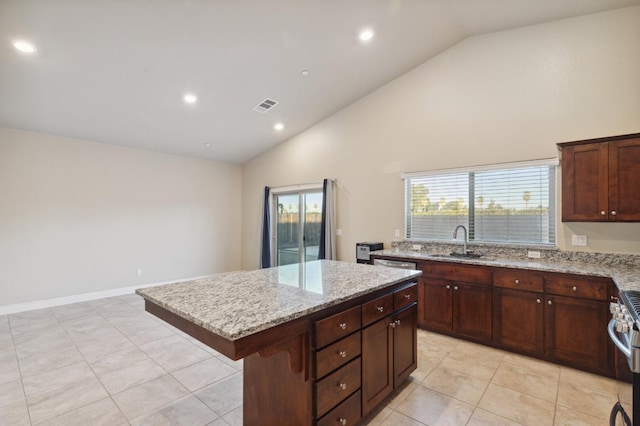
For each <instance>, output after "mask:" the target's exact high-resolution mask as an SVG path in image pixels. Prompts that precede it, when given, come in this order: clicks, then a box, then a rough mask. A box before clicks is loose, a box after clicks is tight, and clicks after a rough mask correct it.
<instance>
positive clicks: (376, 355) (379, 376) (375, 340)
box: [362, 315, 393, 417]
mask: <svg viewBox="0 0 640 426" xmlns="http://www.w3.org/2000/svg"><path fill="white" fill-rule="evenodd" d="M392 320H393V318H392V317H391V316H390V315H389V316H387V317H385V318H383V319H381V320H380V321H378V322H375V323H373V324H371V325H370V326H369V327H367V328H365V329H363V330H362V416H363V417H364V416H366V415H367V414H368V413H369V412H370V411H371V410H372V409H373V408H375V406H376V405H378V404H379V403H380V401H382V400H383V399H384V398H385V397H386V396H387V395H389V394H390V393H391V391H392V390H393V328H392V326H391V324H392Z"/></svg>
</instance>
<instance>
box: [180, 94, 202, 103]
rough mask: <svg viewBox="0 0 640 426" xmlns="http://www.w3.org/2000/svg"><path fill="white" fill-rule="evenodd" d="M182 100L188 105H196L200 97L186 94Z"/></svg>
mask: <svg viewBox="0 0 640 426" xmlns="http://www.w3.org/2000/svg"><path fill="white" fill-rule="evenodd" d="M182 99H183V100H184V101H185V102H186V103H188V104H194V103H196V102H197V100H198V97H197V96H196V95H194V94H193V93H185V95H184V96H183V97H182Z"/></svg>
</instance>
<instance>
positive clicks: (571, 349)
mask: <svg viewBox="0 0 640 426" xmlns="http://www.w3.org/2000/svg"><path fill="white" fill-rule="evenodd" d="M544 285H545V299H544V309H545V312H544V327H545V328H544V353H545V355H547V356H549V357H551V358H553V359H557V360H559V361H564V362H568V363H570V364H571V365H572V366H574V367H576V368H583V369H587V370H590V371H594V372H599V373H600V374H605V375H614V374H615V373H613V370H614V362H613V361H614V356H613V347H612V344H611V341H610V339H609V336H608V335H607V323H608V322H609V317H610V314H609V299H610V296H609V295H610V294H611V292H610V280H608V279H604V278H597V277H586V276H578V275H567V274H546V275H545V283H544ZM577 325H578V326H577Z"/></svg>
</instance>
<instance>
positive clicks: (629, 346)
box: [607, 291, 640, 425]
mask: <svg viewBox="0 0 640 426" xmlns="http://www.w3.org/2000/svg"><path fill="white" fill-rule="evenodd" d="M610 311H611V314H612V318H611V321H609V324H608V327H607V328H608V332H609V337H610V338H611V340H612V341H613V343H614V344H615V345H616V346H617V348H618V349H619V350H620V351H621V352H622V353H623V354H624V356H625V357H626V358H627V362H628V364H629V369H630V370H631V374H632V379H631V383H632V389H633V397H632V399H633V402H632V406H631V407H626V408H625V407H624V406H623V405H622V404H621V403H620V402H618V403H616V405H614V406H613V409H612V410H611V416H610V424H611V425H615V424H616V419H617V418H618V417H619V416H621V418H622V421H623V424H624V425H633V424H636V425H640V291H624V292H621V293H620V297H619V298H618V302H613V303H611V306H610ZM629 411H630V412H631V413H632V416H629V414H628V413H627V412H629ZM631 419H633V421H632V420H631Z"/></svg>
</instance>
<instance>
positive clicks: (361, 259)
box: [356, 243, 383, 264]
mask: <svg viewBox="0 0 640 426" xmlns="http://www.w3.org/2000/svg"><path fill="white" fill-rule="evenodd" d="M382 248H383V244H382V243H356V262H358V263H369V264H370V263H371V252H372V251H376V250H382Z"/></svg>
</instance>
